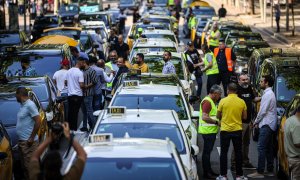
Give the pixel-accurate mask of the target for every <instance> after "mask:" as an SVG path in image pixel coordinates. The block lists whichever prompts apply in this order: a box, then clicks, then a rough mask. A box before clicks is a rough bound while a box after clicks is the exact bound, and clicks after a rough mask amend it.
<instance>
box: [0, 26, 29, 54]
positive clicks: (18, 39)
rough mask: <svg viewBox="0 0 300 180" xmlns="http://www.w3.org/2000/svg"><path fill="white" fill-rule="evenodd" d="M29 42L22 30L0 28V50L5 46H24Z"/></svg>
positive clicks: (3, 49)
mask: <svg viewBox="0 0 300 180" xmlns="http://www.w3.org/2000/svg"><path fill="white" fill-rule="evenodd" d="M28 43H29V38H28V37H27V35H26V33H25V32H24V31H17V30H16V31H14V30H0V52H4V51H5V48H6V47H10V46H24V45H25V44H28Z"/></svg>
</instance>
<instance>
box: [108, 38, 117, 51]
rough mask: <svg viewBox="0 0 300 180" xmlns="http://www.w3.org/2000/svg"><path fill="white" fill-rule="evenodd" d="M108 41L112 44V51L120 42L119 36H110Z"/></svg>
mask: <svg viewBox="0 0 300 180" xmlns="http://www.w3.org/2000/svg"><path fill="white" fill-rule="evenodd" d="M108 42H109V44H110V51H112V50H116V45H117V44H118V37H117V36H110V37H109V38H108Z"/></svg>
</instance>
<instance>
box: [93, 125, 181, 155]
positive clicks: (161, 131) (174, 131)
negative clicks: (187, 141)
mask: <svg viewBox="0 0 300 180" xmlns="http://www.w3.org/2000/svg"><path fill="white" fill-rule="evenodd" d="M96 133H97V134H99V133H112V134H113V136H114V138H122V137H124V136H125V134H126V133H128V135H129V136H130V137H133V138H150V139H162V140H165V139H166V138H169V139H170V140H171V141H172V142H173V143H174V144H175V145H176V148H177V151H178V152H179V153H180V154H185V153H186V149H185V145H184V141H183V138H182V135H181V133H180V130H179V128H178V127H177V125H174V124H154V123H110V124H106V123H105V124H100V126H98V128H97V131H96Z"/></svg>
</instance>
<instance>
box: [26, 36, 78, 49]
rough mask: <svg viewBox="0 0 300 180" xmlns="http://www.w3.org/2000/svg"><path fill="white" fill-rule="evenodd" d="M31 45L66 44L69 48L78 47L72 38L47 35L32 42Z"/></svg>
mask: <svg viewBox="0 0 300 180" xmlns="http://www.w3.org/2000/svg"><path fill="white" fill-rule="evenodd" d="M32 44H35V45H36V44H68V45H69V46H74V47H77V46H79V42H78V41H76V40H74V39H73V38H70V37H68V36H62V35H49V36H44V37H41V38H39V39H37V40H36V41H34V42H33V43H32Z"/></svg>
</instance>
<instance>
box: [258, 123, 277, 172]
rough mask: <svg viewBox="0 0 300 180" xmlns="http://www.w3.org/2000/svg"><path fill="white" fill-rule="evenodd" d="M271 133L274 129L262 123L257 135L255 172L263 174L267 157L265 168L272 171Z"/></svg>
mask: <svg viewBox="0 0 300 180" xmlns="http://www.w3.org/2000/svg"><path fill="white" fill-rule="evenodd" d="M273 133H274V131H273V130H272V129H271V128H270V127H269V126H268V125H264V126H263V127H261V128H260V129H259V136H258V143H257V149H258V166H257V172H258V173H261V174H263V173H264V171H265V161H266V159H267V169H268V171H269V172H273V168H274V167H273V164H274V156H273V142H272V141H273Z"/></svg>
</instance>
